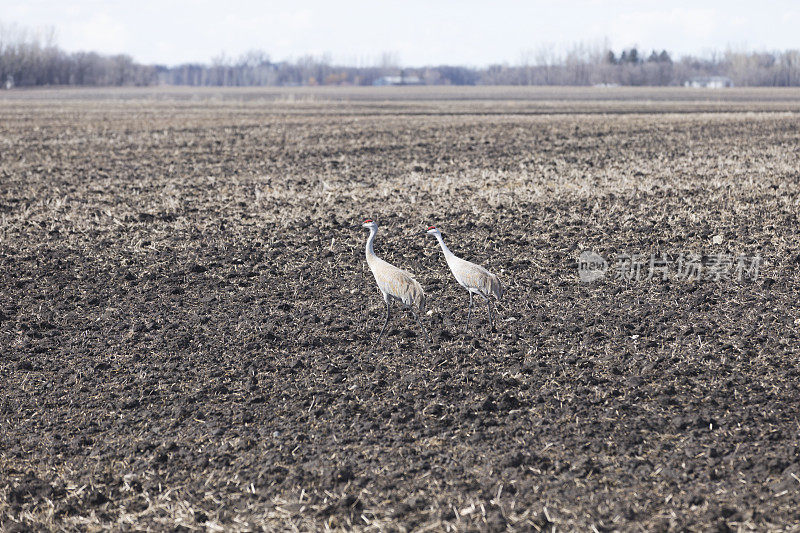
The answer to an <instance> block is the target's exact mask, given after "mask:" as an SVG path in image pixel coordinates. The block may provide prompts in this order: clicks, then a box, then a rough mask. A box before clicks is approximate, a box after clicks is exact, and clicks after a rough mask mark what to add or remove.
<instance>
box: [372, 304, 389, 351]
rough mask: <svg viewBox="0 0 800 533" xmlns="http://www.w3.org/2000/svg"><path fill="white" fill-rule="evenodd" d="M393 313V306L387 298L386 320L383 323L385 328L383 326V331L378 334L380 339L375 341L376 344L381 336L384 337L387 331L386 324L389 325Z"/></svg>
mask: <svg viewBox="0 0 800 533" xmlns="http://www.w3.org/2000/svg"><path fill="white" fill-rule="evenodd" d="M391 314H392V308H391V305H390V304H389V300H386V321H385V322H384V323H383V328H381V332H380V333H379V334H378V339H377V340H376V341H375V344H377V343H378V342H380V340H381V337H383V333H384V332H385V331H386V326H388V325H389V317H390V316H391Z"/></svg>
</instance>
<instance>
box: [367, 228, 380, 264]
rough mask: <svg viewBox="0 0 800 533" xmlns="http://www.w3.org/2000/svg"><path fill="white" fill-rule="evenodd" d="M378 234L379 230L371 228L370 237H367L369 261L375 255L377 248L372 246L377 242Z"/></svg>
mask: <svg viewBox="0 0 800 533" xmlns="http://www.w3.org/2000/svg"><path fill="white" fill-rule="evenodd" d="M377 234H378V230H376V229H374V228H370V229H369V237H368V238H367V261H369V260H370V259H372V258H373V257H375V250H374V249H373V248H372V243H373V242H375V235H377Z"/></svg>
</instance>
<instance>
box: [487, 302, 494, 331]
mask: <svg viewBox="0 0 800 533" xmlns="http://www.w3.org/2000/svg"><path fill="white" fill-rule="evenodd" d="M486 306H487V308H488V309H489V331H494V323H493V322H492V299H491V298H489V299H487V300H486Z"/></svg>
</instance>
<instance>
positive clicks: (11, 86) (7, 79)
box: [5, 74, 14, 90]
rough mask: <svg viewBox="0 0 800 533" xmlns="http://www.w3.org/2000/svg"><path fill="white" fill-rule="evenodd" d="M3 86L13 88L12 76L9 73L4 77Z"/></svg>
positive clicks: (7, 88)
mask: <svg viewBox="0 0 800 533" xmlns="http://www.w3.org/2000/svg"><path fill="white" fill-rule="evenodd" d="M5 87H6V90H9V89H13V88H14V76H12V75H11V74H9V75H8V77H6V83H5Z"/></svg>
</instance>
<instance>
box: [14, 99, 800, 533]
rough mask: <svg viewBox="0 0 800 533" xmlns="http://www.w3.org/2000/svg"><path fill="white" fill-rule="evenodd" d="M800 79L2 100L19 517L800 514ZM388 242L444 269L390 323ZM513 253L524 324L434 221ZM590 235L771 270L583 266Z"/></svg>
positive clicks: (496, 267) (565, 525)
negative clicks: (384, 278) (372, 246)
mask: <svg viewBox="0 0 800 533" xmlns="http://www.w3.org/2000/svg"><path fill="white" fill-rule="evenodd" d="M798 112H800V92H798V91H794V90H786V91H774V90H767V91H764V90H762V91H759V90H739V89H736V90H727V91H698V90H688V89H671V90H652V89H641V90H633V89H617V90H611V89H608V90H598V89H594V90H590V89H491V88H472V89H470V90H455V89H425V88H420V89H394V88H386V90H383V89H381V90H375V89H368V90H359V89H339V90H323V89H316V90H312V89H293V90H227V91H212V90H206V91H203V90H195V91H189V90H175V89H159V90H149V89H148V90H133V89H130V90H109V91H89V90H40V91H38V90H37V91H18V92H14V91H9V92H7V93H3V94H2V95H0V529H13V528H15V527H17V528H19V529H30V528H36V527H38V528H48V529H58V530H93V529H101V528H114V529H132V530H140V529H146V528H150V529H156V530H157V529H165V528H175V527H183V528H186V529H188V530H217V529H223V528H224V529H232V530H260V529H278V528H293V527H296V528H299V529H321V528H326V527H328V528H333V529H337V528H339V529H365V530H366V529H380V528H390V529H400V530H403V529H408V530H410V529H423V528H431V529H437V530H447V529H450V530H453V529H455V530H466V529H470V528H478V529H488V530H503V529H506V528H508V529H512V530H533V531H537V530H552V529H554V528H555V529H558V530H570V529H578V530H590V529H591V528H595V529H596V530H598V531H609V530H653V529H664V530H677V529H689V530H695V531H707V530H709V529H715V528H716V529H719V530H721V531H724V530H727V528H731V529H743V530H749V529H754V530H760V531H763V530H792V531H797V530H798V523H800V422H799V421H798V405H800V386H799V385H800V374H799V373H798V367H799V365H800V361H798V355H800V350H798V342H799V335H800V300H799V299H798V296H799V295H798V292H799V291H798V288H800V278H799V276H798V270H800V244H799V243H798V238H799V237H800V226H799V225H798V214H799V213H798V212H799V211H800V196H798V192H800V115H798ZM366 217H370V218H374V219H376V220H377V222H378V223H379V224H380V225H381V231H380V232H379V234H378V238H377V241H376V252H377V253H378V254H379V255H380V256H382V257H384V258H385V259H387V260H388V261H390V262H392V263H395V264H397V265H399V266H401V267H403V268H406V269H408V270H410V271H411V272H413V273H414V274H415V275H416V277H417V279H418V280H419V281H420V282H421V284H422V285H423V287H424V288H425V290H426V292H427V294H428V298H429V307H430V309H431V311H432V313H431V314H430V315H426V316H424V321H425V323H426V325H427V327H428V328H429V329H430V331H431V334H432V337H433V343H432V345H430V346H429V345H427V344H426V343H425V342H424V339H423V338H422V337H421V336H420V335H419V334H418V333H419V332H418V330H417V329H416V325H415V323H414V321H413V318H412V317H411V315H410V314H407V313H404V312H398V313H396V314H395V316H394V318H393V320H392V322H391V325H390V327H389V329H388V334H387V336H386V337H385V338H384V339H383V341H382V342H381V343H380V345H378V346H377V347H375V348H373V347H372V342H373V340H374V339H375V336H376V335H377V333H378V331H379V329H380V326H381V324H382V320H383V313H384V304H383V302H382V300H381V299H380V295H379V294H378V292H377V290H376V287H375V285H374V280H373V279H372V275H371V273H370V272H369V270H368V268H367V266H366V262H365V260H364V256H363V254H364V249H363V246H364V242H365V239H366V236H367V232H366V230H364V229H363V228H361V227H360V225H359V223H360V222H361V220H363V218H366ZM430 224H436V225H438V226H439V227H440V228H441V229H442V231H443V233H444V237H445V240H446V241H447V242H448V244H449V246H450V248H451V249H452V250H453V251H454V252H455V253H456V254H458V255H460V256H462V257H465V258H467V259H470V260H473V261H476V262H478V263H481V264H484V265H485V266H487V267H488V268H489V269H490V270H492V271H494V272H495V273H497V274H498V275H499V277H500V279H501V281H502V282H503V284H504V286H505V289H506V295H505V298H504V300H503V301H502V302H501V304H500V306H499V309H498V317H497V318H498V320H497V326H498V327H497V331H496V332H490V331H488V329H487V327H486V326H487V322H486V311H485V308H484V307H482V306H478V308H477V311H476V312H475V313H474V315H473V316H474V322H473V328H472V329H471V330H470V331H469V332H468V333H466V334H465V333H464V332H463V323H464V320H465V319H466V310H467V309H466V307H467V302H468V297H467V294H466V292H465V291H463V290H462V289H461V288H460V287H458V285H457V284H456V283H455V281H454V280H453V279H452V277H451V275H450V273H449V271H448V270H447V268H446V266H445V263H444V260H443V258H442V256H441V252H440V251H439V250H438V248H437V247H436V242H435V240H434V239H432V238H431V237H430V236H428V235H424V233H423V231H424V230H425V228H426V227H427V226H428V225H430ZM584 250H594V251H596V252H598V253H599V254H601V255H603V256H604V257H607V258H609V259H611V258H614V257H615V256H618V255H619V254H622V253H631V254H633V253H641V254H645V255H646V256H647V257H649V256H650V254H653V253H666V254H672V255H673V256H674V255H678V254H680V253H687V254H688V253H697V254H705V255H706V256H713V255H718V254H731V255H732V256H734V257H736V256H738V255H740V254H744V255H747V256H755V255H760V257H762V258H763V263H762V265H761V269H760V271H759V272H758V275H757V276H754V277H755V279H744V280H742V281H739V280H737V279H735V278H734V279H727V280H725V279H723V280H720V281H713V280H710V279H701V280H699V281H691V280H689V281H687V280H678V279H670V280H666V281H664V280H661V279H643V280H639V281H636V280H631V281H625V280H622V279H616V278H615V276H614V275H613V273H612V271H609V272H608V273H607V275H606V276H605V277H604V278H603V279H600V280H597V281H595V282H592V283H583V282H581V281H580V279H579V276H578V268H577V258H578V256H579V255H580V254H581V252H582V251H584Z"/></svg>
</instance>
